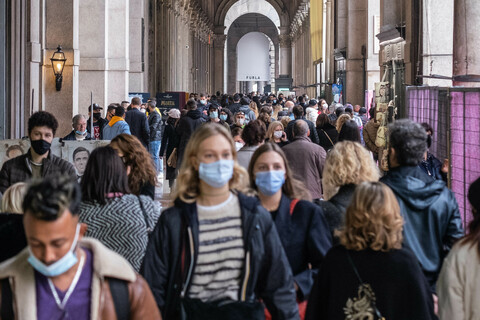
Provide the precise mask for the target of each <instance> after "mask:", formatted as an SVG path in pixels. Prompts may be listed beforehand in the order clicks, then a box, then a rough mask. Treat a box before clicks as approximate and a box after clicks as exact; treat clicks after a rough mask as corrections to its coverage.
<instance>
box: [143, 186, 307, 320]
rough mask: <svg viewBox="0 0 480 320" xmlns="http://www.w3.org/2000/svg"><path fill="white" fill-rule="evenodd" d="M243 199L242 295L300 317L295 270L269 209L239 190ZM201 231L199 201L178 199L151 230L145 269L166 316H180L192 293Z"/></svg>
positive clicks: (280, 314) (278, 314)
mask: <svg viewBox="0 0 480 320" xmlns="http://www.w3.org/2000/svg"><path fill="white" fill-rule="evenodd" d="M238 200H239V203H240V207H241V212H242V220H243V223H242V225H243V241H244V246H245V253H246V254H245V269H244V270H243V272H242V281H241V284H242V285H241V288H240V294H239V297H241V300H242V301H245V302H247V303H248V302H250V303H253V302H255V301H258V299H262V300H263V302H264V303H265V305H266V306H267V308H268V310H269V311H270V313H271V314H272V318H273V319H274V320H275V319H299V316H298V307H297V304H296V300H295V290H294V287H293V276H292V271H291V270H290V267H289V264H288V261H287V257H286V255H285V251H284V250H283V247H282V244H281V242H280V238H279V236H278V233H277V230H276V228H275V225H274V223H273V221H272V218H271V217H270V213H268V212H267V211H266V210H265V209H264V208H263V207H261V206H260V204H259V202H258V200H257V199H255V198H251V197H247V196H244V195H242V194H240V193H239V194H238ZM198 233H199V226H198V219H197V206H196V204H195V203H192V204H187V203H184V202H181V201H179V200H177V201H176V202H175V206H174V207H172V208H170V209H167V210H166V211H165V212H163V213H162V215H161V216H160V219H159V222H158V224H157V226H156V228H155V230H154V231H153V233H152V237H151V239H150V242H149V244H148V247H147V251H146V253H145V260H144V265H143V268H142V271H141V273H142V275H143V276H144V277H145V279H146V280H147V282H148V284H149V285H150V288H151V289H152V292H153V295H154V297H155V299H156V301H157V304H158V307H159V308H160V310H161V312H162V316H163V319H170V320H174V319H180V318H181V317H180V315H181V298H182V297H188V290H189V287H190V280H191V273H192V272H193V270H194V269H195V263H196V259H197V252H198ZM182 252H183V253H184V254H182ZM182 261H183V263H182Z"/></svg>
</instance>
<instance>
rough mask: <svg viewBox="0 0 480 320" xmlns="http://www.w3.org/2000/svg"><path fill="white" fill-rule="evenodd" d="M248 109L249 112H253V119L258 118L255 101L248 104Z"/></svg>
mask: <svg viewBox="0 0 480 320" xmlns="http://www.w3.org/2000/svg"><path fill="white" fill-rule="evenodd" d="M248 107H249V108H250V110H252V111H253V113H254V114H255V119H257V118H258V107H257V103H256V102H255V101H252V102H250V104H249V105H248Z"/></svg>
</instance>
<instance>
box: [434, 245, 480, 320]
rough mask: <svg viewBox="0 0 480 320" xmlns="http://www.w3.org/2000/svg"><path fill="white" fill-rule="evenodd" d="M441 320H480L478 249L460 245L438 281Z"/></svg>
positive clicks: (444, 265)
mask: <svg viewBox="0 0 480 320" xmlns="http://www.w3.org/2000/svg"><path fill="white" fill-rule="evenodd" d="M437 293H438V311H439V318H440V320H478V319H480V256H479V254H478V250H477V246H476V245H473V246H472V245H471V244H470V243H468V244H463V243H462V242H459V243H457V244H456V245H455V246H454V247H453V248H452V250H451V251H450V253H449V255H448V256H447V258H446V259H445V261H444V262H443V266H442V271H441V272H440V276H439V278H438V282H437Z"/></svg>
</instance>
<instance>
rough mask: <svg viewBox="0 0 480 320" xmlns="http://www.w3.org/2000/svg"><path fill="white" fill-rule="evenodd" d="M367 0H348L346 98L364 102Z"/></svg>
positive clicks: (358, 102) (353, 102) (355, 101)
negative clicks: (363, 51)
mask: <svg viewBox="0 0 480 320" xmlns="http://www.w3.org/2000/svg"><path fill="white" fill-rule="evenodd" d="M367 8H368V3H367V0H348V29H347V30H348V32H347V34H348V39H347V61H346V71H347V92H346V97H345V98H346V100H345V101H350V102H351V103H352V104H362V103H363V101H364V99H363V97H364V91H363V79H364V70H363V69H364V66H363V58H362V46H365V47H366V46H367V30H368V26H367Z"/></svg>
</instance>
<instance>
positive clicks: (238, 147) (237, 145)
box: [235, 141, 243, 151]
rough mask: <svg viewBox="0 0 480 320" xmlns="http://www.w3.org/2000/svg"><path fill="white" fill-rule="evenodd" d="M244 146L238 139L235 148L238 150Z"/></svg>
mask: <svg viewBox="0 0 480 320" xmlns="http://www.w3.org/2000/svg"><path fill="white" fill-rule="evenodd" d="M242 148H243V143H241V142H238V141H236V142H235V149H236V150H237V151H238V150H240V149H242Z"/></svg>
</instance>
